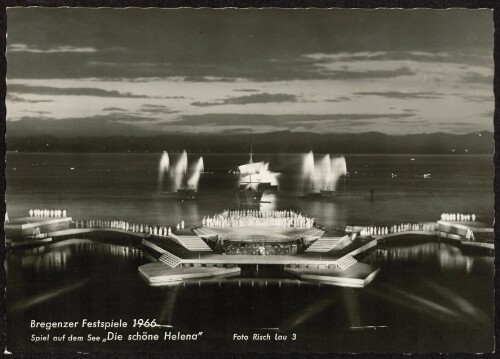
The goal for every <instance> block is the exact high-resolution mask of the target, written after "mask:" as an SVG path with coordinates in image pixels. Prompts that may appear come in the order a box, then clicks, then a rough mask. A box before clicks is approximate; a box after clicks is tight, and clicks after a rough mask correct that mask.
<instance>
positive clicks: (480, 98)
mask: <svg viewBox="0 0 500 359" xmlns="http://www.w3.org/2000/svg"><path fill="white" fill-rule="evenodd" d="M462 97H463V98H464V100H467V101H470V102H490V103H493V100H494V98H493V93H492V94H491V96H478V95H466V96H462Z"/></svg>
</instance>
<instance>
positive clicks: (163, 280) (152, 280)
mask: <svg viewBox="0 0 500 359" xmlns="http://www.w3.org/2000/svg"><path fill="white" fill-rule="evenodd" d="M240 272H241V268H239V267H233V268H216V267H212V268H201V267H187V268H186V267H176V268H169V267H167V266H166V265H165V264H163V263H162V262H155V263H148V264H145V265H143V266H140V267H139V274H140V275H141V277H142V278H144V279H145V280H146V281H147V282H148V283H149V285H151V286H162V285H168V284H173V283H178V282H182V281H185V280H194V279H206V278H212V277H228V276H235V275H236V276H237V275H239V274H240Z"/></svg>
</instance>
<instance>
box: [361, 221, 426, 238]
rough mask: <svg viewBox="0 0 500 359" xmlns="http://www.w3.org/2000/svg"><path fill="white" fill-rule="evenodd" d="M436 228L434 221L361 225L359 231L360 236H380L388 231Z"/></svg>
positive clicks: (398, 231) (397, 231)
mask: <svg viewBox="0 0 500 359" xmlns="http://www.w3.org/2000/svg"><path fill="white" fill-rule="evenodd" d="M435 230H436V223H434V222H431V223H402V224H399V225H396V224H395V225H392V226H390V227H375V226H371V227H363V229H362V230H361V231H360V233H359V234H360V235H361V236H382V235H384V234H389V233H400V232H408V231H424V232H434V231H435Z"/></svg>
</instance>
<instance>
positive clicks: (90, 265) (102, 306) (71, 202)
mask: <svg viewBox="0 0 500 359" xmlns="http://www.w3.org/2000/svg"><path fill="white" fill-rule="evenodd" d="M172 157H174V156H172ZM192 157H193V158H195V156H192ZM411 157H412V156H353V157H347V167H348V170H349V171H350V172H351V173H353V175H352V177H350V178H348V179H347V181H346V183H345V188H344V189H343V190H345V191H348V192H350V193H360V194H363V193H366V192H367V191H368V189H369V188H374V189H375V195H376V198H375V199H376V200H375V201H374V202H373V203H372V202H370V201H362V200H360V201H345V202H338V203H327V202H307V201H303V200H300V199H298V197H297V196H298V194H300V191H301V188H300V187H301V185H300V158H298V157H297V156H291V155H272V156H271V155H269V156H267V158H266V159H267V160H270V161H271V169H274V170H277V171H281V172H283V176H282V182H281V187H282V191H281V192H279V193H278V194H276V195H275V196H274V197H270V200H271V202H272V203H269V204H264V205H263V206H264V208H263V209H265V208H266V207H265V206H268V207H267V208H276V209H286V208H292V209H295V210H299V211H301V212H303V213H307V214H308V215H310V216H313V217H316V218H317V219H318V221H319V222H320V223H321V224H322V225H325V226H327V227H332V228H336V227H341V226H343V225H346V224H365V225H368V224H374V225H382V224H392V223H397V222H403V221H404V222H415V221H419V220H435V219H436V218H437V217H438V216H439V214H440V213H442V212H462V213H475V214H476V215H477V216H478V217H479V218H480V220H482V221H485V222H488V221H489V222H491V221H492V219H493V211H492V208H493V194H492V175H493V168H492V164H491V158H490V157H489V156H414V158H415V160H414V161H411ZM190 159H191V156H190ZM259 159H260V158H257V160H259ZM158 160H159V157H158V156H156V155H81V154H78V155H75V154H50V155H49V154H36V155H33V154H9V155H8V157H7V167H8V168H7V206H8V212H9V216H10V217H11V218H14V217H18V216H24V215H25V213H26V210H27V209H29V208H65V209H66V210H67V211H68V212H69V214H70V215H71V216H73V217H74V218H76V219H90V218H102V219H125V220H129V221H133V222H144V223H151V224H167V225H168V224H174V223H177V222H178V221H180V220H181V219H184V220H185V221H186V223H187V224H188V225H196V224H199V223H200V221H201V218H202V217H203V216H204V215H207V214H211V213H213V212H216V211H219V210H222V209H224V208H232V207H233V206H236V205H237V204H236V203H235V201H234V194H233V193H232V192H231V186H233V185H234V183H235V180H234V178H232V177H231V176H230V175H229V174H227V170H228V169H230V168H232V167H234V166H236V165H238V164H241V163H242V162H244V161H245V160H246V158H245V156H239V155H238V156H236V155H230V156H222V155H212V156H206V158H205V168H206V170H207V171H209V170H211V169H213V172H214V174H212V175H207V176H206V177H204V178H203V179H202V183H201V188H202V190H205V194H204V195H203V196H202V198H200V200H199V201H197V202H192V203H184V202H177V201H173V200H170V199H168V198H164V197H161V195H160V194H159V191H158V183H157V178H158V172H157V162H158ZM174 160H175V158H174ZM70 167H74V170H70ZM14 168H15V170H14ZM395 170H396V171H397V173H398V177H397V179H395V180H393V179H391V178H390V173H391V171H392V172H394V171H395ZM354 172H358V173H357V174H354ZM363 173H364V174H363ZM422 173H432V176H431V179H429V180H424V179H423V178H420V177H416V176H417V175H419V174H422ZM210 176H212V177H210ZM168 185H169V183H168V181H167V182H166V183H165V184H164V186H167V187H168ZM228 188H230V189H229V190H228ZM151 260H152V258H151V257H150V256H149V255H148V254H147V253H143V252H142V251H141V249H140V248H139V247H138V246H134V245H127V246H122V245H119V244H116V243H115V244H110V243H99V242H92V241H88V240H79V239H74V240H68V241H64V242H60V243H56V244H52V245H48V246H45V247H40V248H36V249H26V250H17V251H14V252H10V253H8V254H7V260H6V269H7V281H8V283H7V336H8V337H7V339H8V342H7V343H8V349H9V350H10V351H14V352H20V351H45V350H48V349H51V350H65V351H68V350H69V351H84V352H88V351H94V350H106V351H110V350H112V351H117V350H134V351H139V350H151V351H171V352H176V351H240V350H241V351H249V350H252V351H302V352H304V351H305V352H318V351H321V352H366V351H371V352H373V351H376V352H387V351H393V352H394V351H395V352H417V351H418V352H458V351H460V352H488V351H491V350H493V334H494V331H493V317H494V314H493V257H490V256H482V255H479V254H464V253H462V252H461V251H460V249H458V248H456V247H453V246H450V245H447V244H444V243H435V242H434V243H426V242H421V241H418V240H417V241H415V242H412V243H411V244H410V243H408V242H405V243H401V244H399V245H398V246H395V247H392V248H388V249H387V250H386V251H382V252H380V253H378V254H375V253H373V254H372V255H371V256H370V257H367V258H365V259H364V261H366V262H371V263H374V264H377V265H378V266H380V268H381V271H380V273H379V276H378V277H377V278H376V279H375V281H374V282H372V283H371V284H370V285H369V286H367V287H366V288H364V289H345V288H338V287H330V286H326V285H317V284H310V283H306V282H298V281H296V280H294V279H291V278H290V277H288V276H287V275H286V273H283V272H281V271H280V269H279V268H269V269H262V268H261V270H260V271H259V272H256V271H255V269H253V268H246V269H245V271H244V274H243V278H241V279H240V278H233V279H221V280H220V282H219V281H218V280H216V281H210V282H193V283H186V284H185V285H180V286H172V287H162V288H153V287H149V286H148V285H146V283H145V281H143V280H142V279H141V278H140V277H139V275H138V272H137V267H138V266H140V265H142V264H144V263H148V262H149V261H151ZM84 318H85V319H88V320H89V321H97V320H101V321H103V320H120V319H122V320H124V321H127V322H128V323H129V327H128V328H126V329H115V330H109V331H111V332H114V331H116V332H117V333H119V334H125V336H126V335H127V334H134V333H137V332H139V334H142V333H143V332H144V331H146V332H147V333H148V334H155V333H156V334H158V335H160V340H158V341H141V340H139V341H126V340H122V341H107V342H102V341H99V342H89V341H87V339H88V337H87V336H88V334H91V335H93V336H100V337H101V338H102V337H105V336H106V335H107V331H106V330H104V329H102V328H93V329H88V328H86V329H81V328H76V329H71V330H70V329H53V330H50V331H47V330H45V329H40V328H38V329H33V328H30V323H31V321H32V320H38V321H79V322H80V323H81V322H82V320H83V319H84ZM134 318H135V319H155V320H156V321H157V322H158V323H159V324H161V325H170V326H172V327H161V328H156V329H151V328H131V325H132V323H133V319H134ZM365 326H376V327H377V329H365V330H358V328H357V327H365ZM266 328H267V329H266ZM178 331H180V332H181V333H184V334H189V333H199V332H203V334H202V335H201V336H200V338H199V339H198V341H196V342H181V341H171V340H164V333H165V332H172V334H176V333H177V332H178ZM253 333H262V334H266V333H270V334H271V336H272V338H273V339H274V335H275V334H276V333H277V334H278V335H286V336H287V340H286V342H284V343H283V342H280V341H275V340H272V341H270V342H267V341H265V342H264V341H251V340H249V341H235V340H233V336H234V334H247V335H249V336H250V337H251V335H252V334H253ZM43 334H49V335H50V341H49V342H38V343H35V342H32V341H31V339H32V335H35V336H41V335H43ZM63 334H66V338H65V341H64V342H55V341H54V338H57V337H59V336H62V335H63ZM70 334H72V335H74V336H83V337H84V341H83V342H68V338H67V336H69V335H70ZM294 334H295V340H293V338H294ZM33 338H34V337H33Z"/></svg>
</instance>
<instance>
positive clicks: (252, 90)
mask: <svg viewBox="0 0 500 359" xmlns="http://www.w3.org/2000/svg"><path fill="white" fill-rule="evenodd" d="M234 91H237V92H259V90H254V89H236V90H234Z"/></svg>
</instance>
